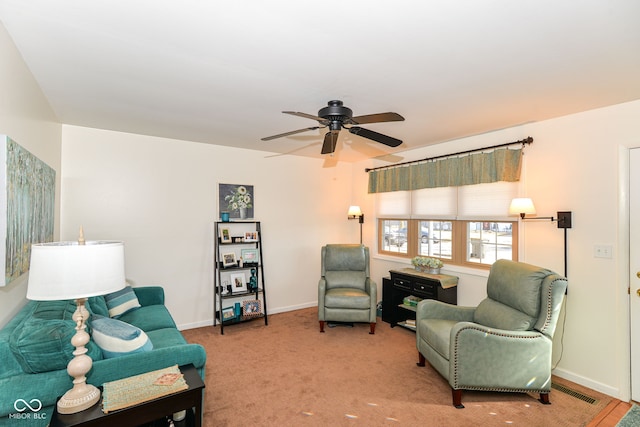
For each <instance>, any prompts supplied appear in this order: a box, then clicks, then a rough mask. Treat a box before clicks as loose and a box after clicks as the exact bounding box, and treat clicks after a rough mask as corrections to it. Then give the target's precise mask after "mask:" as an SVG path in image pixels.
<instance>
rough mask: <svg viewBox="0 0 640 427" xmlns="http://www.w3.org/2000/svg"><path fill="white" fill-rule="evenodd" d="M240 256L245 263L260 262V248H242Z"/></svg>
mask: <svg viewBox="0 0 640 427" xmlns="http://www.w3.org/2000/svg"><path fill="white" fill-rule="evenodd" d="M240 256H241V257H242V262H243V263H244V264H257V263H258V250H257V249H241V250H240Z"/></svg>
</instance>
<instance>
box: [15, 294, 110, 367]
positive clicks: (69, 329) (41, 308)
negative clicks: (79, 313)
mask: <svg viewBox="0 0 640 427" xmlns="http://www.w3.org/2000/svg"><path fill="white" fill-rule="evenodd" d="M25 309H27V310H30V314H29V315H28V316H25V318H24V320H23V321H22V322H21V323H20V324H19V325H17V326H16V328H15V329H14V330H13V331H12V332H11V336H10V337H9V346H10V348H11V351H12V352H13V355H14V356H15V358H16V360H17V361H18V363H19V364H20V366H21V367H22V369H23V370H24V372H26V373H31V374H35V373H38V372H48V371H55V370H59V369H66V367H67V364H68V363H69V360H71V359H72V358H73V354H72V353H73V351H74V350H75V347H74V346H73V345H71V338H72V337H73V335H75V333H76V330H75V327H76V323H75V322H74V321H73V319H72V316H73V313H74V312H75V309H76V305H75V303H74V302H73V301H33V302H32V303H30V304H29V306H28V307H26V308H25ZM86 347H87V350H88V353H87V354H88V355H89V356H90V357H91V359H93V360H100V359H102V351H101V350H100V348H99V347H98V346H97V345H95V343H93V342H91V341H90V342H89V343H88V344H87V345H86Z"/></svg>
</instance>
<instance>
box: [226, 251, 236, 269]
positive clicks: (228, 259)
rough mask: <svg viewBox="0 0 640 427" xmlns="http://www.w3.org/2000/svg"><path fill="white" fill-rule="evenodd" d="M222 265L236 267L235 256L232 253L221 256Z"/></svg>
mask: <svg viewBox="0 0 640 427" xmlns="http://www.w3.org/2000/svg"><path fill="white" fill-rule="evenodd" d="M222 265H223V266H224V267H235V266H236V265H238V263H237V261H236V254H235V253H234V252H229V253H227V254H222Z"/></svg>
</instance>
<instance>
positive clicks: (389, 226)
mask: <svg viewBox="0 0 640 427" xmlns="http://www.w3.org/2000/svg"><path fill="white" fill-rule="evenodd" d="M517 228H518V223H517V221H464V220H447V221H443V220H425V219H379V220H378V230H379V231H383V232H379V242H378V243H379V244H378V252H379V253H381V254H386V255H394V256H401V257H405V258H413V257H414V256H416V255H421V256H430V257H434V258H440V259H442V260H443V261H444V262H445V263H450V264H457V265H470V266H474V267H478V266H480V267H486V268H488V266H490V265H491V264H493V263H494V262H495V261H496V260H498V259H513V260H517V259H518V251H517V248H518V241H517Z"/></svg>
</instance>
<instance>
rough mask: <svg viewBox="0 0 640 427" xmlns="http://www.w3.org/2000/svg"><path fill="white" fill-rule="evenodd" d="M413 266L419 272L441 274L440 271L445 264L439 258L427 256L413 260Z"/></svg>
mask: <svg viewBox="0 0 640 427" xmlns="http://www.w3.org/2000/svg"><path fill="white" fill-rule="evenodd" d="M411 264H413V266H414V267H415V268H416V270H418V271H423V272H429V273H431V274H440V269H441V268H442V266H443V265H444V263H443V262H442V261H441V260H439V259H438V258H431V257H425V256H417V257H414V258H413V259H412V260H411Z"/></svg>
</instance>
